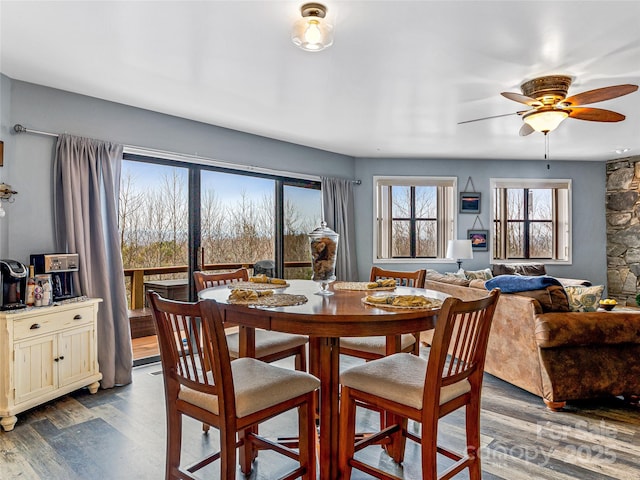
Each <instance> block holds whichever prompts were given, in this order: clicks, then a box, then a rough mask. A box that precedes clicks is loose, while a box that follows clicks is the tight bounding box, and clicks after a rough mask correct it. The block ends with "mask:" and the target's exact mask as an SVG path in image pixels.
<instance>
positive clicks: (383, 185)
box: [374, 177, 457, 263]
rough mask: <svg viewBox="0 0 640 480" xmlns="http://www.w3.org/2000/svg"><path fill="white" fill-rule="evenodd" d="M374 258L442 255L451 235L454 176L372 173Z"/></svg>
mask: <svg viewBox="0 0 640 480" xmlns="http://www.w3.org/2000/svg"><path fill="white" fill-rule="evenodd" d="M374 186H375V202H376V204H375V207H374V212H375V226H374V242H375V248H374V252H375V254H374V255H375V258H374V261H379V260H387V261H389V262H393V261H394V260H395V261H397V262H398V263H400V262H405V261H406V260H407V259H414V258H415V259H417V258H419V259H421V260H422V261H424V259H438V258H439V259H442V258H444V257H445V253H446V248H447V242H448V241H449V240H451V239H453V238H454V233H453V232H454V231H455V212H456V205H455V202H456V199H455V192H456V190H457V179H456V178H455V177H374Z"/></svg>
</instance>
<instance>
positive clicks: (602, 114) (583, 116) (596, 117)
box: [569, 107, 626, 122]
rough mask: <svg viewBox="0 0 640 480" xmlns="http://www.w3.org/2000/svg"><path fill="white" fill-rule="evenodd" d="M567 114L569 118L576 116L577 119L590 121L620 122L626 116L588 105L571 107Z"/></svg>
mask: <svg viewBox="0 0 640 480" xmlns="http://www.w3.org/2000/svg"><path fill="white" fill-rule="evenodd" d="M569 116H570V117H571V118H577V119H578V120H589V121H591V122H621V121H622V120H624V119H625V118H626V117H625V116H624V115H622V114H621V113H618V112H612V111H611V110H604V109H602V108H590V107H578V108H571V109H570V113H569Z"/></svg>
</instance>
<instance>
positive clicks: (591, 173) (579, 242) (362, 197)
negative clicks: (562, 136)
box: [354, 140, 607, 284]
mask: <svg viewBox="0 0 640 480" xmlns="http://www.w3.org/2000/svg"><path fill="white" fill-rule="evenodd" d="M541 141H542V140H541ZM547 164H549V169H547ZM355 175H356V178H359V179H361V180H362V184H361V185H359V186H356V187H354V188H355V208H356V211H357V212H363V213H362V214H361V215H357V216H356V231H357V240H358V249H357V253H358V270H359V276H360V278H361V279H365V278H368V276H369V269H370V267H371V264H372V262H373V241H372V240H371V239H372V238H373V210H372V209H373V180H372V178H373V176H374V175H388V176H393V175H433V176H457V177H458V190H460V191H461V190H463V189H464V187H465V184H466V183H467V179H468V178H469V176H471V178H472V180H473V184H474V186H475V189H476V191H478V192H481V194H482V198H481V209H480V214H479V216H480V220H481V221H482V223H483V225H484V228H485V229H488V230H490V228H491V224H490V223H489V219H490V212H489V201H490V197H489V179H490V178H570V179H573V184H572V188H573V204H572V207H573V262H572V265H547V273H548V274H550V275H554V276H557V277H570V278H585V279H589V280H591V281H592V282H593V283H594V284H605V283H606V278H607V276H606V263H607V262H606V247H605V245H606V233H605V230H606V223H605V184H606V173H605V163H604V162H553V161H551V162H546V161H503V160H500V161H487V160H450V159H447V160H433V159H431V160H427V159H395V158H375V159H374V158H357V159H356V161H355ZM475 218H476V214H468V213H465V214H458V238H466V232H467V230H468V229H470V228H472V226H473V222H474V220H475ZM475 228H479V225H476V227H475ZM490 254H491V252H474V258H473V259H472V260H464V262H463V267H464V268H465V269H467V270H476V269H481V268H486V267H487V266H489V262H490ZM386 266H387V268H394V269H395V268H397V269H399V270H416V269H417V268H425V267H426V268H433V269H434V270H438V271H441V272H447V271H449V272H452V271H455V270H456V268H457V266H456V264H455V263H442V264H437V263H436V264H432V263H429V264H415V263H413V264H411V263H407V264H393V265H391V264H386Z"/></svg>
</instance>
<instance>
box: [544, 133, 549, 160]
mask: <svg viewBox="0 0 640 480" xmlns="http://www.w3.org/2000/svg"><path fill="white" fill-rule="evenodd" d="M544 159H545V160H549V132H544Z"/></svg>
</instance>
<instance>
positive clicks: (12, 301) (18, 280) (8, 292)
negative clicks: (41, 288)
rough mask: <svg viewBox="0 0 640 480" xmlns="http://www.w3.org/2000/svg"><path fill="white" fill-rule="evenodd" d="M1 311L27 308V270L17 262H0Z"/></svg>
mask: <svg viewBox="0 0 640 480" xmlns="http://www.w3.org/2000/svg"><path fill="white" fill-rule="evenodd" d="M0 284H2V292H0V310H16V309H18V308H25V307H26V306H27V304H26V303H25V300H26V299H25V295H26V291H27V269H26V267H25V266H24V265H23V264H22V263H20V262H17V261H15V260H0Z"/></svg>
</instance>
